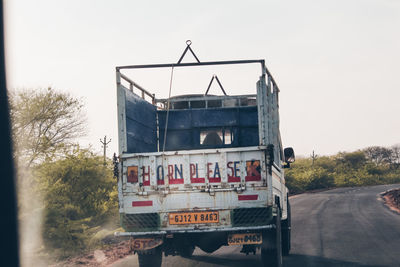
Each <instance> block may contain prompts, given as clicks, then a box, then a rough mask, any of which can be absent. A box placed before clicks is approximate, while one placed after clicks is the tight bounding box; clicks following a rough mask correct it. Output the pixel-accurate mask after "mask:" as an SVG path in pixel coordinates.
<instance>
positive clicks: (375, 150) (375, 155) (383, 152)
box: [364, 146, 392, 165]
mask: <svg viewBox="0 0 400 267" xmlns="http://www.w3.org/2000/svg"><path fill="white" fill-rule="evenodd" d="M364 152H365V155H366V156H367V158H368V159H369V160H371V161H372V162H373V163H375V164H376V165H382V164H391V162H392V151H391V150H390V149H389V148H386V147H381V146H371V147H367V148H366V149H364Z"/></svg>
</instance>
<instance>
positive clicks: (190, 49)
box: [177, 40, 200, 64]
mask: <svg viewBox="0 0 400 267" xmlns="http://www.w3.org/2000/svg"><path fill="white" fill-rule="evenodd" d="M191 44H192V41H190V40H186V48H185V51H183V54H182V56H181V58H180V59H179V60H178V63H177V64H180V63H181V61H182V59H183V57H184V56H185V55H186V52H187V51H188V50H189V51H190V53H192V55H193V56H194V58H195V59H196V61H197V63H200V60H199V59H198V58H197V56H196V54H195V53H194V52H193V50H192V48H190V45H191Z"/></svg>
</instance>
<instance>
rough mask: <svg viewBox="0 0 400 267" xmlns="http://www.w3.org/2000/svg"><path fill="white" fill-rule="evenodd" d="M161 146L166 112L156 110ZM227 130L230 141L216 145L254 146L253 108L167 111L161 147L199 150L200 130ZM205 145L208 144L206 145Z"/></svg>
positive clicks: (256, 124)
mask: <svg viewBox="0 0 400 267" xmlns="http://www.w3.org/2000/svg"><path fill="white" fill-rule="evenodd" d="M157 113H158V121H159V129H160V135H159V136H160V143H159V147H160V149H162V145H163V140H164V127H165V120H166V114H167V112H166V111H157ZM221 128H225V129H230V130H232V132H233V136H234V139H233V143H232V144H231V145H222V146H220V147H245V146H256V145H258V142H259V140H258V115H257V107H235V108H213V109H186V110H171V111H170V113H169V119H168V132H167V134H168V136H167V144H166V148H165V150H180V149H201V148H206V147H204V146H201V145H200V132H201V131H202V130H208V129H221ZM208 148H209V147H208Z"/></svg>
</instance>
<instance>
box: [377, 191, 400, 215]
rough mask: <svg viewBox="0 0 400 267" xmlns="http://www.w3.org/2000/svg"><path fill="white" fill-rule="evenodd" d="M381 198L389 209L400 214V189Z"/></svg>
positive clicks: (388, 192)
mask: <svg viewBox="0 0 400 267" xmlns="http://www.w3.org/2000/svg"><path fill="white" fill-rule="evenodd" d="M381 196H382V198H383V200H384V201H385V204H386V206H388V207H389V209H391V210H392V211H395V212H397V213H399V214H400V188H397V189H392V190H389V191H386V192H384V193H382V194H381Z"/></svg>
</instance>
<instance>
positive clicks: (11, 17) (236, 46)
mask: <svg viewBox="0 0 400 267" xmlns="http://www.w3.org/2000/svg"><path fill="white" fill-rule="evenodd" d="M5 11H6V22H5V23H6V53H7V68H8V69H7V72H8V73H7V74H8V86H9V88H42V87H48V86H51V87H54V88H56V89H58V90H62V91H68V92H71V93H72V94H73V95H74V96H76V97H81V98H83V99H84V102H85V104H86V111H87V115H88V129H89V134H88V137H87V138H85V139H84V140H82V142H83V143H84V144H86V145H87V144H89V143H91V144H92V145H93V147H94V148H95V149H96V150H97V151H101V144H100V142H99V139H100V138H102V137H103V136H104V135H107V136H108V137H111V138H112V142H111V144H110V146H109V150H108V153H109V155H111V153H113V152H116V151H117V114H116V85H115V67H116V66H119V65H130V64H148V63H172V62H176V61H177V60H178V59H179V57H180V55H181V53H182V52H183V50H184V48H185V41H186V40H187V39H191V40H192V42H193V45H192V48H193V50H194V51H195V52H196V54H197V56H198V57H199V58H200V60H201V61H211V60H231V59H261V58H265V59H266V63H267V67H268V68H269V70H270V71H271V72H272V74H273V76H274V78H275V80H276V81H277V83H278V84H279V87H280V90H281V95H280V115H281V134H282V140H283V145H284V146H292V147H294V149H295V151H296V153H297V154H302V155H310V154H311V153H312V150H315V152H316V153H317V154H320V155H323V154H334V153H336V152H338V151H353V150H356V149H360V148H364V147H367V146H371V145H382V146H390V145H393V144H397V143H400V119H399V114H400V105H399V102H400V1H399V0H332V1H321V0H316V1H309V0H303V1H298V0H293V1H292V0H285V1H278V0H275V1H266V0H262V1H236V2H235V1H232V0H230V1H225V0H220V1H205V0H203V1H172V0H169V1H132V0H129V1H122V0H112V1H105V0H104V1H102V0H91V1H84V0H57V1H55V0H35V1H31V0H9V1H7V0H6V3H5ZM191 59H192V58H190V57H188V59H187V60H191ZM207 71H208V72H207V73H206V75H205V76H200V75H198V74H196V73H195V72H188V73H184V72H182V71H180V70H179V71H177V72H176V73H175V79H174V84H173V89H172V94H173V95H177V94H183V93H194V92H197V93H199V92H203V91H204V90H205V89H206V87H207V85H208V82H209V79H210V78H211V75H212V74H214V73H215V74H217V75H218V77H220V79H221V82H222V83H223V85H224V87H225V90H226V91H228V94H229V93H231V94H240V93H252V92H255V82H256V78H257V76H258V75H259V71H260V70H259V68H258V66H257V67H256V68H254V67H253V68H251V67H246V68H244V69H236V68H235V69H228V70H227V71H226V70H220V69H210V70H207ZM128 74H130V75H133V77H132V78H133V79H134V80H136V81H138V82H139V84H141V85H142V86H144V87H145V88H148V90H150V91H152V92H154V93H155V94H156V96H157V97H166V96H167V95H168V86H169V70H165V71H164V72H163V73H161V72H158V71H157V72H155V73H147V72H146V73H145V72H135V73H128ZM197 75H198V76H197ZM195 78H197V80H196V79H195ZM214 90H215V91H214V93H216V92H217V91H216V89H215V88H214Z"/></svg>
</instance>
